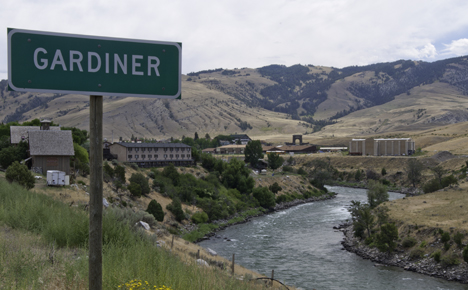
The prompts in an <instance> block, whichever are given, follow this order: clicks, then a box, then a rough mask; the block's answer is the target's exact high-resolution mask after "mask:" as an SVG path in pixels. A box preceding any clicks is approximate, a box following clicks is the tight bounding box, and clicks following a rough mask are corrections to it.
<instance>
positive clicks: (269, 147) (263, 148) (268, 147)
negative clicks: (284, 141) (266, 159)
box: [262, 145, 276, 151]
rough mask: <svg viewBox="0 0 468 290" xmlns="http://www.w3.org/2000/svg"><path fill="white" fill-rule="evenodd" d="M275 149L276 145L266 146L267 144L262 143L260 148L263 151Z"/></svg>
mask: <svg viewBox="0 0 468 290" xmlns="http://www.w3.org/2000/svg"><path fill="white" fill-rule="evenodd" d="M273 149H276V146H267V145H262V150H263V151H270V150H273Z"/></svg>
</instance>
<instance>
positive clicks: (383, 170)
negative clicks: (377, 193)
mask: <svg viewBox="0 0 468 290" xmlns="http://www.w3.org/2000/svg"><path fill="white" fill-rule="evenodd" d="M380 174H382V176H385V175H386V174H387V170H386V169H385V167H383V168H382V171H381V173H380Z"/></svg>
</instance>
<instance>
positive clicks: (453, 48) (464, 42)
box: [443, 38, 468, 56]
mask: <svg viewBox="0 0 468 290" xmlns="http://www.w3.org/2000/svg"><path fill="white" fill-rule="evenodd" d="M443 52H444V53H446V54H452V55H456V56H461V55H466V54H468V39H467V38H461V39H458V40H452V42H451V43H450V44H445V49H444V50H443Z"/></svg>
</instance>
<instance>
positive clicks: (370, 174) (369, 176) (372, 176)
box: [366, 169, 380, 180]
mask: <svg viewBox="0 0 468 290" xmlns="http://www.w3.org/2000/svg"><path fill="white" fill-rule="evenodd" d="M366 178H367V179H372V180H379V178H380V176H379V174H378V173H377V172H375V171H374V170H372V169H368V170H367V171H366Z"/></svg>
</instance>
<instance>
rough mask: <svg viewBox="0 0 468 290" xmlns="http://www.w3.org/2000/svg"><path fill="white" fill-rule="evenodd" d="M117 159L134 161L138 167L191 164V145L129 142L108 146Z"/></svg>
mask: <svg viewBox="0 0 468 290" xmlns="http://www.w3.org/2000/svg"><path fill="white" fill-rule="evenodd" d="M109 148H110V153H111V154H112V155H114V156H115V157H116V158H117V160H118V161H121V162H131V163H136V164H137V165H138V166H139V167H159V166H167V165H169V164H170V163H172V164H174V165H175V166H189V165H193V163H194V161H193V159H192V147H190V146H189V145H185V144H183V143H129V142H119V143H114V144H112V145H110V146H109Z"/></svg>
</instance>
